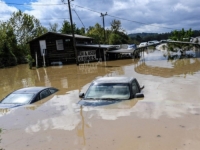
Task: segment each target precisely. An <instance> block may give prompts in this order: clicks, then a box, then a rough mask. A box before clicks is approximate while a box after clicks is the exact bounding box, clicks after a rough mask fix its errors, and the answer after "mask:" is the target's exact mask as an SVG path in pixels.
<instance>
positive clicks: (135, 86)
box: [132, 81, 139, 95]
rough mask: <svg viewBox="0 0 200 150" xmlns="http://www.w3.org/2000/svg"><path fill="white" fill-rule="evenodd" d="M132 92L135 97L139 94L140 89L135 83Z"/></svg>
mask: <svg viewBox="0 0 200 150" xmlns="http://www.w3.org/2000/svg"><path fill="white" fill-rule="evenodd" d="M132 92H133V95H135V94H136V93H139V89H138V86H137V83H136V82H135V81H133V82H132Z"/></svg>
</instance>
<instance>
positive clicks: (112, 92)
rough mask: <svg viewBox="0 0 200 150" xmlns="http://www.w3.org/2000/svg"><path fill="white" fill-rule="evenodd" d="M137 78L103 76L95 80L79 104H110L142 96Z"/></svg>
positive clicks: (81, 96)
mask: <svg viewBox="0 0 200 150" xmlns="http://www.w3.org/2000/svg"><path fill="white" fill-rule="evenodd" d="M143 88H144V86H143V87H140V85H139V83H138V81H137V79H135V78H133V77H102V78H99V79H96V80H94V81H93V82H92V83H91V85H90V87H89V88H88V90H87V91H86V93H80V95H79V97H80V98H82V99H81V100H80V101H79V102H78V104H80V105H83V106H100V105H108V104H113V103H116V102H120V101H122V100H129V99H133V98H142V97H144V95H143V94H142V93H141V90H142V89H143Z"/></svg>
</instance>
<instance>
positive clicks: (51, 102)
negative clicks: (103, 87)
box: [0, 50, 200, 150]
mask: <svg viewBox="0 0 200 150" xmlns="http://www.w3.org/2000/svg"><path fill="white" fill-rule="evenodd" d="M0 75H1V78H0V81H1V82H0V84H1V86H0V88H1V90H0V98H1V99H2V98H3V97H5V96H6V95H7V94H9V93H10V92H12V91H13V90H16V89H19V88H23V87H28V86H53V87H56V88H58V89H59V91H58V92H57V93H55V94H54V95H52V96H50V97H47V98H46V99H44V100H42V101H39V102H36V103H35V104H33V105H28V106H24V107H19V108H14V109H11V110H8V109H4V110H0V128H1V129H2V132H1V133H0V139H2V140H1V142H0V149H1V148H3V149H5V150H16V149H18V150H36V149H39V150H40V149H42V150H49V149H53V150H55V149H58V150H66V149H67V150H94V149H97V150H98V149H100V150H107V149H108V150H133V149H137V150H159V149H160V150H199V149H200V142H199V141H200V134H199V132H200V103H199V100H200V92H199V91H200V80H199V79H200V51H199V50H196V51H188V53H186V55H185V56H184V57H183V56H180V55H179V54H176V53H171V54H169V53H167V52H165V51H159V50H155V51H154V50H149V51H147V52H144V53H143V54H142V57H141V58H140V59H135V60H134V59H122V60H116V61H107V62H94V63H86V64H80V65H79V66H76V65H75V64H74V65H64V66H50V67H47V68H39V69H33V70H29V68H28V65H19V66H16V67H13V68H6V69H0ZM102 76H129V77H135V78H137V80H138V81H139V83H140V85H144V86H145V88H144V90H143V91H142V93H143V94H144V96H145V97H144V98H142V99H141V98H140V99H139V98H136V99H132V100H127V101H124V102H120V103H116V104H112V105H107V106H100V107H80V106H79V105H77V102H78V101H79V97H78V95H79V93H80V92H84V91H86V90H87V88H88V86H89V84H90V82H91V81H92V80H94V79H95V78H96V77H102Z"/></svg>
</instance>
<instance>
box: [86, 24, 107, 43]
mask: <svg viewBox="0 0 200 150" xmlns="http://www.w3.org/2000/svg"><path fill="white" fill-rule="evenodd" d="M103 32H104V29H103V28H102V27H101V25H100V24H98V23H96V24H95V26H94V27H89V29H88V30H87V36H89V37H93V38H94V42H95V43H98V44H102V43H104V34H103Z"/></svg>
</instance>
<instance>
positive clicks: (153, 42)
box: [148, 40, 160, 45]
mask: <svg viewBox="0 0 200 150" xmlns="http://www.w3.org/2000/svg"><path fill="white" fill-rule="evenodd" d="M158 43H160V42H159V41H156V40H154V41H148V45H153V44H158Z"/></svg>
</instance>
